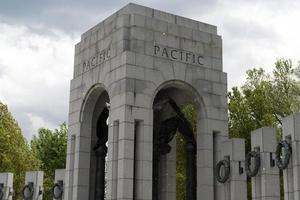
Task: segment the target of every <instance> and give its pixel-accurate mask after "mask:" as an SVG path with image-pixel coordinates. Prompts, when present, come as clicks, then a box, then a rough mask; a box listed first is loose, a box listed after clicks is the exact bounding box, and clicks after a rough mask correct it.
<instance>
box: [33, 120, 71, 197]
mask: <svg viewBox="0 0 300 200" xmlns="http://www.w3.org/2000/svg"><path fill="white" fill-rule="evenodd" d="M67 132H68V129H67V126H66V123H63V124H61V125H60V127H59V129H55V130H49V129H47V128H40V129H39V131H38V135H37V136H34V137H33V139H32V141H31V148H32V150H33V152H34V154H35V156H36V157H37V158H38V159H39V160H40V161H41V170H43V171H44V173H45V175H44V191H45V193H44V199H45V200H50V199H52V196H51V194H52V193H51V188H52V186H53V181H54V175H55V170H56V169H64V168H65V163H66V151H67Z"/></svg>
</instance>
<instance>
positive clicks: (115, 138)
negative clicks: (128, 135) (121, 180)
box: [111, 120, 119, 199]
mask: <svg viewBox="0 0 300 200" xmlns="http://www.w3.org/2000/svg"><path fill="white" fill-rule="evenodd" d="M118 157H119V121H118V120H117V121H114V123H113V159H112V168H113V169H112V195H111V196H112V199H117V192H118V191H117V188H118Z"/></svg>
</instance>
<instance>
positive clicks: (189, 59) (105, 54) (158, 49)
mask: <svg viewBox="0 0 300 200" xmlns="http://www.w3.org/2000/svg"><path fill="white" fill-rule="evenodd" d="M110 51H111V48H110V47H108V48H106V49H103V50H101V51H98V52H97V53H96V54H95V55H94V56H92V57H90V58H89V59H87V60H85V61H84V62H83V64H82V72H81V73H80V72H79V74H82V73H84V72H86V71H89V70H91V69H93V68H95V67H97V66H99V65H101V64H103V63H104V62H105V61H107V60H108V59H110V57H111V55H110ZM154 56H158V57H164V58H168V59H171V60H174V61H180V62H184V63H188V64H194V65H199V66H203V65H204V57H203V56H202V55H199V54H196V53H193V52H189V51H185V50H181V49H176V48H171V47H165V46H162V45H158V44H155V45H154ZM79 74H77V75H79Z"/></svg>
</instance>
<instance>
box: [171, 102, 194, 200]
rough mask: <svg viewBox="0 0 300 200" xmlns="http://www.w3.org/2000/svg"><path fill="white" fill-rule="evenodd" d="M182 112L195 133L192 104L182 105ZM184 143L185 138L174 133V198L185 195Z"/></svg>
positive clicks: (180, 197)
mask: <svg viewBox="0 0 300 200" xmlns="http://www.w3.org/2000/svg"><path fill="white" fill-rule="evenodd" d="M182 112H183V114H184V116H185V117H186V119H187V120H189V122H190V123H191V124H192V127H193V131H194V134H195V135H196V131H197V129H196V126H197V112H196V110H195V107H194V105H192V104H187V105H185V106H183V108H182ZM184 145H185V139H184V137H183V136H182V134H181V133H179V132H178V133H177V134H176V199H182V200H183V199H185V197H186V155H185V150H184Z"/></svg>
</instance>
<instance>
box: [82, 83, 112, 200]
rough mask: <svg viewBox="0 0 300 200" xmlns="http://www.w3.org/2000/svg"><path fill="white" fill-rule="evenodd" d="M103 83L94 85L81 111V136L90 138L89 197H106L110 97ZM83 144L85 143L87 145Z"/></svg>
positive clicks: (92, 199) (88, 165)
mask: <svg viewBox="0 0 300 200" xmlns="http://www.w3.org/2000/svg"><path fill="white" fill-rule="evenodd" d="M103 88H104V87H103V86H102V85H99V84H98V85H95V86H93V87H92V88H91V89H90V90H89V92H88V94H87V97H86V99H85V102H84V105H83V109H82V113H81V137H85V138H89V142H88V143H87V144H88V145H89V153H90V162H89V163H86V165H87V168H88V169H89V176H88V177H89V198H88V199H90V200H94V199H105V196H106V171H107V170H106V157H107V149H108V147H107V144H108V143H107V140H108V117H109V103H110V99H109V96H108V93H107V92H106V90H104V89H103ZM87 144H83V145H87Z"/></svg>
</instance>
